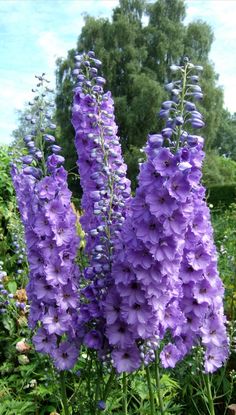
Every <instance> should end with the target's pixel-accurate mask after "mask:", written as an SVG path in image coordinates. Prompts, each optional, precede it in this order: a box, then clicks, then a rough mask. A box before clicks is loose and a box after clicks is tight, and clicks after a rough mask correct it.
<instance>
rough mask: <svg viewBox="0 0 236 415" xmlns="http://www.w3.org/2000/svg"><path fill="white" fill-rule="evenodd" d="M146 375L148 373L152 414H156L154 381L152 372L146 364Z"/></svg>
mask: <svg viewBox="0 0 236 415" xmlns="http://www.w3.org/2000/svg"><path fill="white" fill-rule="evenodd" d="M145 369H146V375H147V383H148V391H149V398H150V409H151V415H155V404H154V394H153V390H152V381H151V374H150V369H149V367H148V366H146V368H145Z"/></svg>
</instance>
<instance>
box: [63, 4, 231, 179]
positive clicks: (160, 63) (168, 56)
mask: <svg viewBox="0 0 236 415" xmlns="http://www.w3.org/2000/svg"><path fill="white" fill-rule="evenodd" d="M144 16H146V17H147V18H148V24H147V26H145V27H144V26H143V24H142V18H143V17H144ZM184 17H185V4H184V1H183V0H157V1H156V2H155V3H148V2H146V1H145V0H120V3H119V6H118V7H116V8H115V9H114V11H113V16H112V21H111V22H110V21H109V20H108V19H95V18H94V17H89V16H86V17H85V24H84V26H83V28H82V31H81V34H80V36H79V38H78V43H77V48H76V50H77V51H78V52H83V51H86V50H91V49H92V50H94V51H95V53H96V55H97V56H98V58H99V59H101V60H102V62H103V67H102V70H103V75H104V76H105V78H106V79H107V85H106V87H107V89H109V90H111V92H112V94H113V97H114V100H115V108H116V118H117V123H118V126H119V135H120V136H121V142H122V147H123V150H124V153H125V158H126V159H127V161H128V160H130V154H129V152H130V150H131V149H132V154H133V155H134V154H135V155H136V156H137V154H138V151H137V150H138V149H140V148H141V147H142V146H143V145H144V143H145V140H146V135H147V133H148V132H150V131H152V132H154V131H159V130H160V129H161V128H162V126H163V122H162V120H160V119H159V118H158V117H157V112H158V111H159V108H160V105H161V102H162V100H163V99H165V97H166V98H167V94H166V95H165V93H164V92H163V83H164V82H166V81H169V80H170V77H171V74H170V70H169V66H170V65H171V64H172V63H176V62H177V63H178V61H179V60H180V59H181V58H182V57H183V56H185V55H188V56H189V57H190V58H191V60H192V61H193V62H194V63H197V64H201V65H203V66H204V71H203V75H202V82H201V83H202V86H203V90H204V94H205V95H204V99H203V101H202V103H201V104H200V110H201V111H202V112H203V114H204V115H205V120H206V129H205V133H204V135H205V136H206V137H207V139H206V146H207V148H209V149H210V148H212V147H214V146H215V144H216V143H215V139H216V136H217V131H218V129H219V126H220V125H221V120H222V111H223V91H222V90H221V88H219V87H217V86H216V81H217V75H216V73H215V71H214V67H213V65H212V64H211V63H210V62H209V60H208V54H209V51H210V48H211V44H212V41H213V32H212V30H211V28H210V27H209V26H208V25H207V24H206V23H205V22H202V21H196V22H194V23H190V24H189V25H188V26H187V27H186V26H185V25H184ZM74 54H75V51H74V50H70V51H69V52H68V57H67V59H65V60H59V61H58V63H57V120H58V123H59V125H60V128H61V139H62V141H63V145H64V148H65V146H66V148H65V154H66V158H67V159H68V162H67V168H72V167H73V166H75V159H74V158H73V156H72V155H73V154H74V151H73V150H72V146H73V140H74V138H73V136H74V133H73V130H72V128H71V126H70V108H71V97H72V93H71V91H72V77H71V67H72V66H73V55H74ZM136 156H135V157H136ZM131 164H132V167H131ZM131 164H130V168H129V174H130V176H133V173H132V171H131V170H133V169H134V165H135V163H134V162H132V163H131ZM136 166H137V162H136Z"/></svg>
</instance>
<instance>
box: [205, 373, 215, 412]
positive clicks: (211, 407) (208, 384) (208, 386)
mask: <svg viewBox="0 0 236 415" xmlns="http://www.w3.org/2000/svg"><path fill="white" fill-rule="evenodd" d="M205 379H206V389H207V400H208V410H209V413H210V415H215V409H214V402H213V398H212V393H211V382H210V379H209V375H208V374H207V375H206V377H205Z"/></svg>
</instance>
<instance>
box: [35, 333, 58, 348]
mask: <svg viewBox="0 0 236 415" xmlns="http://www.w3.org/2000/svg"><path fill="white" fill-rule="evenodd" d="M33 342H34V346H35V350H37V352H40V353H49V354H52V353H53V351H54V350H55V349H56V347H57V337H56V335H55V334H51V335H50V334H48V332H47V331H46V330H45V329H43V328H40V329H39V330H38V331H37V333H36V334H35V335H34V336H33Z"/></svg>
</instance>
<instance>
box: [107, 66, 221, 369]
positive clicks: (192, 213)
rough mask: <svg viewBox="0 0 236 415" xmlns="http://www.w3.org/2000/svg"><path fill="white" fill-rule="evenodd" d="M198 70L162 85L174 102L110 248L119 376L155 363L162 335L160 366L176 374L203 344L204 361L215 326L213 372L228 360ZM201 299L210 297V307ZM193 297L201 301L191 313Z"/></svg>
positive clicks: (179, 69) (112, 333)
mask: <svg viewBox="0 0 236 415" xmlns="http://www.w3.org/2000/svg"><path fill="white" fill-rule="evenodd" d="M200 70H201V68H200V67H197V66H194V65H193V64H191V63H190V62H189V61H188V59H186V60H185V61H184V62H183V65H180V66H174V72H176V73H177V74H181V79H180V80H174V81H173V82H171V83H169V84H167V85H166V89H167V90H168V91H170V93H171V95H172V96H171V99H170V100H169V101H165V102H164V103H163V104H162V109H161V111H160V116H161V117H162V118H167V121H166V125H165V128H163V130H162V131H161V134H152V135H150V136H149V137H148V142H147V146H146V149H145V151H146V155H147V160H146V162H144V163H143V164H142V166H141V171H140V174H139V186H138V189H137V191H136V195H135V197H134V199H133V201H132V204H131V212H130V215H129V217H128V218H127V220H126V221H125V223H124V225H123V228H122V232H121V237H120V241H119V243H118V244H117V245H116V246H115V250H114V251H115V255H114V258H115V260H114V263H113V268H112V278H113V281H114V286H113V287H112V288H111V289H110V291H109V293H108V296H107V298H106V306H105V309H106V312H105V314H106V324H107V336H108V339H109V342H110V345H111V346H113V347H114V350H113V352H112V357H113V360H114V365H115V367H116V369H117V371H118V372H122V371H133V370H135V369H137V368H138V367H139V366H140V364H141V361H142V360H143V361H144V363H146V364H147V363H148V362H149V361H151V360H153V359H154V350H155V349H156V348H157V347H158V345H159V340H160V339H162V338H163V337H164V336H165V334H166V333H169V335H171V337H172V342H170V343H169V344H168V345H166V346H165V347H164V349H163V350H162V352H161V355H160V357H161V360H162V364H163V365H164V366H165V367H174V366H175V364H176V362H178V361H179V360H180V359H182V358H183V356H184V355H185V354H186V353H187V352H188V351H189V350H190V349H191V347H192V345H194V344H198V343H199V342H201V341H202V343H203V345H204V346H205V347H206V355H205V356H206V359H207V356H208V346H209V345H207V344H206V336H205V337H203V333H204V330H205V333H206V332H207V330H208V331H210V330H211V329H212V331H214V330H215V329H216V326H217V324H216V323H215V327H214V328H213V325H214V323H213V322H215V321H216V320H217V323H218V326H217V327H219V329H220V332H221V335H222V344H223V347H222V346H220V345H219V344H216V341H215V343H213V344H214V345H215V347H216V348H217V347H218V349H217V350H218V351H219V352H222V355H221V359H220V358H219V360H218V366H219V365H220V364H221V363H222V361H223V360H224V359H225V355H226V349H227V336H226V330H225V326H224V317H223V312H222V294H223V289H222V284H221V282H220V279H219V277H218V274H217V271H216V258H215V248H214V246H213V241H212V230H211V226H210V218H209V211H208V208H207V206H206V203H205V202H204V199H203V198H204V190H203V188H202V186H201V184H200V179H201V165H202V160H203V157H204V153H203V151H202V147H203V138H202V137H199V136H197V135H195V134H194V133H193V132H192V131H194V129H199V128H202V127H203V126H204V121H203V117H202V116H201V114H200V113H199V112H198V111H197V110H196V106H195V103H194V102H192V101H190V99H191V98H194V99H195V100H198V99H202V92H201V88H200V87H199V86H198V85H197V82H198V72H199V71H200ZM189 127H190V129H191V131H190V132H187V131H189ZM203 212H204V213H203ZM198 221H199V226H200V229H201V230H199V232H198V231H197V227H198ZM195 234H197V236H195ZM184 267H185V269H190V268H191V269H192V271H193V274H194V275H193V274H191V272H190V275H189V274H188V275H189V278H190V281H187V280H186V281H184V276H183V268H184ZM201 267H202V268H201ZM198 271H200V272H198ZM195 274H196V275H195ZM191 275H192V277H191ZM191 278H192V279H191ZM186 279H187V276H186ZM210 280H211V281H210ZM219 289H220V291H218V292H219V295H217V296H216V291H217V290H219ZM199 292H201V293H202V295H203V292H204V293H205V292H206V293H209V297H208V301H204V300H203V296H201V295H200V293H199ZM197 293H198V295H199V296H201V299H200V301H199V304H200V306H199V308H198V309H197V308H196V310H197V311H196V313H195V312H194V309H193V303H194V304H195V303H196V301H198V300H197V298H196V296H197ZM191 299H193V301H191ZM186 304H187V305H186ZM187 306H188V307H189V308H188V307H187ZM191 307H192V308H191ZM188 313H190V315H188ZM193 314H194V318H193V320H194V323H193V327H194V329H193V331H192V332H189V331H188V330H187V329H186V327H188V322H189V320H188V318H189V317H190V316H192V315H193ZM216 315H217V318H216ZM219 320H220V322H219ZM210 321H212V324H210V323H209V322H210ZM207 322H208V323H207ZM194 324H195V325H194ZM209 324H210V326H209ZM205 326H206V328H205ZM213 337H214V336H213ZM217 356H218V355H217ZM208 360H209V359H208ZM206 370H207V367H206Z"/></svg>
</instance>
